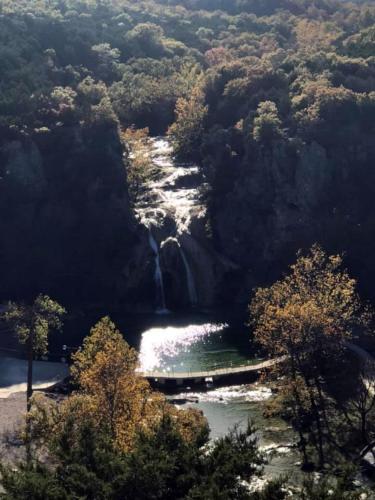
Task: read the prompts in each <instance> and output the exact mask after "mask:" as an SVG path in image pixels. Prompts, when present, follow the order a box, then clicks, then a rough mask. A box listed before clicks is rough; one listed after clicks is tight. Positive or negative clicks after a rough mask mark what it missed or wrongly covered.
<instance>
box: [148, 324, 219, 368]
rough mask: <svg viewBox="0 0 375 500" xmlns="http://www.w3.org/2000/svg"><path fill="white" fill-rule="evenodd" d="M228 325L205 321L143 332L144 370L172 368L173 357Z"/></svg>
mask: <svg viewBox="0 0 375 500" xmlns="http://www.w3.org/2000/svg"><path fill="white" fill-rule="evenodd" d="M227 326H228V325H226V324H225V323H220V324H217V323H216V324H215V323H205V324H201V325H188V326H184V327H180V326H179V327H174V326H167V327H164V328H163V327H157V328H151V329H149V330H147V331H146V332H144V333H143V334H142V340H141V346H140V355H139V359H140V368H141V370H143V371H150V370H154V369H156V368H164V369H168V368H169V369H170V366H168V365H170V362H171V361H173V358H176V357H178V356H179V355H181V353H186V352H188V351H189V349H190V348H191V347H192V346H194V345H195V344H198V343H202V342H204V340H205V339H207V338H208V337H209V336H211V335H217V334H220V333H221V332H222V331H223V330H224V328H226V327H227Z"/></svg>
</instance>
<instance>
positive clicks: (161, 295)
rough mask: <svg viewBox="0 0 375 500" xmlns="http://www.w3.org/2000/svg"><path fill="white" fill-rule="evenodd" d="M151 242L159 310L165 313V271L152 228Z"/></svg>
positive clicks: (150, 233)
mask: <svg viewBox="0 0 375 500" xmlns="http://www.w3.org/2000/svg"><path fill="white" fill-rule="evenodd" d="M148 234H149V242H150V247H151V248H152V251H153V252H154V255H155V285H156V290H157V295H156V296H157V312H160V313H164V312H166V311H167V307H166V303H165V291H164V282H163V273H162V271H161V266H160V255H159V247H158V244H157V242H156V240H155V238H154V237H153V235H152V232H151V229H150V230H149V233H148Z"/></svg>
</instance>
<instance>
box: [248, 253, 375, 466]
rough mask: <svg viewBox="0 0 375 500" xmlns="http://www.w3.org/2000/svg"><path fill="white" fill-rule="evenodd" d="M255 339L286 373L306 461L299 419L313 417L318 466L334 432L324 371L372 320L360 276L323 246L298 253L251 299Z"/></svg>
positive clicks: (289, 394) (282, 371)
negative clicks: (358, 284)
mask: <svg viewBox="0 0 375 500" xmlns="http://www.w3.org/2000/svg"><path fill="white" fill-rule="evenodd" d="M250 315H251V323H252V325H253V327H254V335H255V338H256V340H257V341H258V342H259V343H260V344H261V345H262V346H263V347H264V348H265V349H266V350H267V351H268V352H269V353H270V354H271V355H272V356H274V357H278V358H279V359H280V362H279V363H277V365H276V366H277V370H278V372H279V373H282V374H283V375H284V376H285V377H286V383H285V384H284V391H285V392H286V394H287V397H288V398H289V399H291V400H292V402H293V407H294V410H295V415H294V417H295V422H296V424H297V428H298V430H299V433H300V444H301V447H302V450H303V454H304V459H305V461H307V454H306V440H305V437H304V434H303V429H302V426H301V422H303V421H304V420H306V419H308V418H309V417H310V418H311V419H312V422H310V424H311V425H310V430H311V434H310V438H311V442H312V443H313V445H314V447H315V448H316V451H317V454H318V458H319V465H320V466H323V465H324V461H325V454H324V444H325V440H326V439H327V438H328V437H331V436H330V432H329V416H328V411H327V395H326V394H325V393H324V384H325V379H324V377H325V374H326V373H327V371H329V369H330V368H331V367H332V365H333V364H334V363H335V361H336V360H337V359H340V357H342V355H343V354H344V352H345V349H346V345H347V342H348V341H350V339H351V338H352V334H353V330H354V329H355V328H358V327H364V326H366V325H368V323H369V320H370V313H369V311H368V310H367V309H366V308H365V307H363V305H362V303H361V300H360V298H359V296H358V293H357V291H356V281H355V280H354V279H353V278H351V277H350V276H349V274H348V272H347V271H346V270H345V269H342V256H340V255H327V254H326V252H325V251H324V250H323V249H322V248H321V247H320V246H319V245H316V244H315V245H313V247H312V248H311V249H310V251H309V252H308V253H307V254H306V255H303V254H302V253H299V254H298V258H297V261H296V263H295V264H293V265H292V266H291V267H290V273H289V274H288V275H287V276H285V277H284V278H283V279H282V280H280V281H277V282H276V283H274V284H273V285H272V286H270V287H268V288H259V289H258V290H257V291H256V293H255V296H254V298H253V300H252V302H251V304H250Z"/></svg>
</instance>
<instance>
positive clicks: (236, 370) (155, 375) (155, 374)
mask: <svg viewBox="0 0 375 500" xmlns="http://www.w3.org/2000/svg"><path fill="white" fill-rule="evenodd" d="M279 361H280V359H270V360H267V361H262V362H261V363H256V364H251V365H241V366H233V367H229V368H216V369H215V370H207V371H196V372H194V371H187V372H174V371H168V372H162V371H147V372H140V375H141V376H142V377H144V378H148V379H151V378H152V379H165V380H186V379H191V380H193V379H202V378H208V377H212V378H215V377H221V376H225V375H237V374H241V373H250V372H256V371H259V370H264V369H266V368H270V367H271V366H273V365H274V364H276V363H278V362H279Z"/></svg>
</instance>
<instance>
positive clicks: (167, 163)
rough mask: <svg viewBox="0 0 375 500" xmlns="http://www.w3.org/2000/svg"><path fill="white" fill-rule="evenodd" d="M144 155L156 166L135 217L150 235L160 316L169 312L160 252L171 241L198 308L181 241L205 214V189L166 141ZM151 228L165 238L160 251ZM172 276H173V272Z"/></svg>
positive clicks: (159, 141)
mask: <svg viewBox="0 0 375 500" xmlns="http://www.w3.org/2000/svg"><path fill="white" fill-rule="evenodd" d="M144 155H145V157H148V160H149V162H150V164H152V165H153V166H154V174H153V175H154V176H153V177H152V178H151V179H150V180H149V181H148V182H147V184H145V191H144V193H143V195H142V196H141V197H140V198H139V200H138V202H137V207H136V213H137V215H138V218H139V220H140V222H141V223H142V224H143V225H144V226H145V227H146V228H147V229H148V231H149V243H150V246H151V248H152V250H153V252H154V255H155V284H156V290H157V307H158V312H160V311H165V310H166V299H165V290H164V283H163V275H162V269H161V261H162V262H163V265H166V266H167V267H168V262H167V263H166V262H165V261H164V254H163V253H162V252H161V251H160V250H161V249H162V248H163V245H164V243H165V242H166V241H167V240H169V239H173V240H175V241H176V243H177V245H178V248H179V252H180V255H181V261H182V263H183V266H184V268H185V271H186V283H187V291H188V296H189V301H190V304H191V305H192V306H196V305H197V304H198V293H197V287H196V283H195V280H194V276H193V270H192V268H191V266H190V263H189V260H188V258H187V256H186V254H185V252H184V249H183V248H182V247H181V245H180V242H179V241H180V237H182V236H184V235H186V234H190V224H191V222H192V220H193V219H194V218H195V217H197V216H198V215H202V213H204V210H205V208H204V206H203V204H202V202H201V199H200V193H199V187H200V186H201V185H202V178H201V177H200V173H199V169H198V167H197V166H195V165H181V164H178V163H176V162H175V160H174V158H173V149H172V146H171V144H170V142H169V141H168V140H166V139H164V138H154V139H149V140H148V142H147V146H146V147H145V150H144ZM155 172H156V173H155ZM152 228H157V230H158V235H159V234H160V235H162V239H163V240H164V243H162V244H161V245H160V249H159V247H158V243H157V242H156V240H155V238H154V236H153V234H152V232H151V229H152ZM161 256H162V258H161ZM176 271H177V268H176ZM169 272H170V270H169ZM170 274H171V275H172V276H173V271H172V273H170ZM175 279H176V281H177V280H179V279H180V277H179V276H175Z"/></svg>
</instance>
